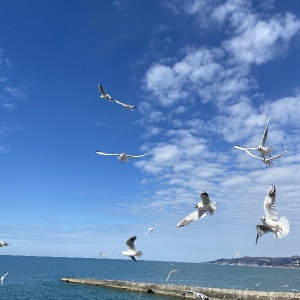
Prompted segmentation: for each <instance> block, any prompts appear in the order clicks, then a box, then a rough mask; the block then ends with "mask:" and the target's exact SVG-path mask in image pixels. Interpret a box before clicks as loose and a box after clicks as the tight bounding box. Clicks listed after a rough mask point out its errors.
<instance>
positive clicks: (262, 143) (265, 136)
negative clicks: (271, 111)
mask: <svg viewBox="0 0 300 300" xmlns="http://www.w3.org/2000/svg"><path fill="white" fill-rule="evenodd" d="M268 129H269V117H268V119H267V125H266V128H265V131H264V134H263V137H262V140H261V143H260V145H261V146H263V147H264V146H265V144H266V141H267V138H268Z"/></svg>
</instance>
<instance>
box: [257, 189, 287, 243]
mask: <svg viewBox="0 0 300 300" xmlns="http://www.w3.org/2000/svg"><path fill="white" fill-rule="evenodd" d="M275 205H276V187H275V185H272V184H271V185H270V187H269V191H268V193H267V196H266V197H265V201H264V210H265V214H266V216H263V217H262V218H261V220H262V223H263V225H256V229H257V235H256V241H255V244H257V241H258V239H259V238H260V237H261V236H262V235H263V234H266V233H268V232H273V233H274V237H275V238H279V239H281V238H283V237H285V236H286V235H288V233H289V232H290V223H289V221H288V219H287V218H286V217H281V218H280V219H279V220H277V211H276V207H275Z"/></svg>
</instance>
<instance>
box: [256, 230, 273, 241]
mask: <svg viewBox="0 0 300 300" xmlns="http://www.w3.org/2000/svg"><path fill="white" fill-rule="evenodd" d="M256 230H257V235H256V241H255V244H257V241H258V239H259V238H260V237H261V236H262V235H263V234H266V233H268V232H272V230H271V228H270V227H268V226H266V225H256Z"/></svg>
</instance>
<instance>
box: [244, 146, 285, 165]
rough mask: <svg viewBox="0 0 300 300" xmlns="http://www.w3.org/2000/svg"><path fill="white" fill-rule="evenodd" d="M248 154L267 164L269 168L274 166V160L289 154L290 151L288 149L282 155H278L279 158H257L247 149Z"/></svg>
mask: <svg viewBox="0 0 300 300" xmlns="http://www.w3.org/2000/svg"><path fill="white" fill-rule="evenodd" d="M245 151H246V153H248V154H249V155H251V156H252V157H255V158H258V159H260V160H261V161H262V162H263V163H265V164H266V167H267V166H271V165H273V164H274V163H273V162H272V161H273V160H275V159H277V158H279V157H281V156H282V155H284V154H285V153H287V151H288V149H286V150H285V151H284V152H282V153H281V154H279V155H277V156H274V157H269V158H265V157H260V156H256V155H254V154H253V153H252V152H251V151H250V150H248V149H245Z"/></svg>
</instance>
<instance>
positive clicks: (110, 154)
mask: <svg viewBox="0 0 300 300" xmlns="http://www.w3.org/2000/svg"><path fill="white" fill-rule="evenodd" d="M96 153H97V154H99V155H109V156H119V155H120V154H112V153H105V152H101V151H96Z"/></svg>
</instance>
